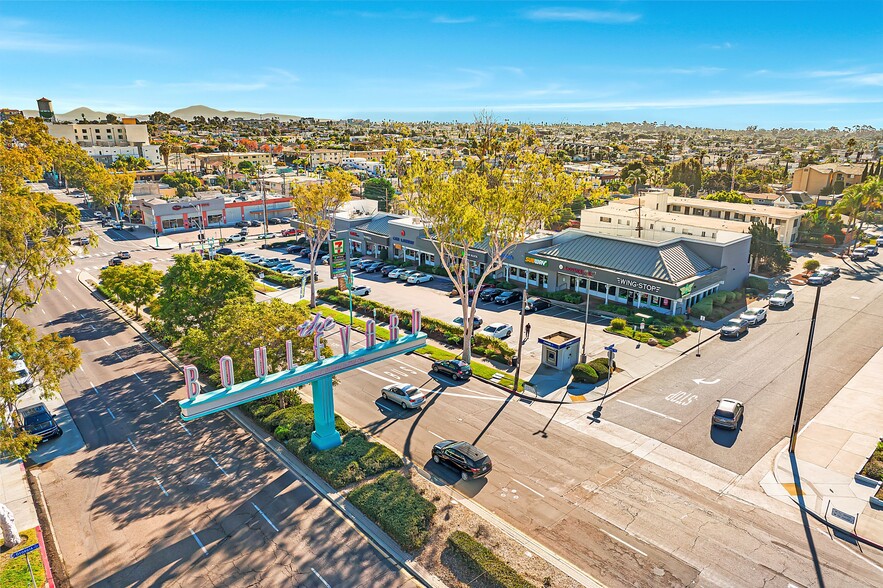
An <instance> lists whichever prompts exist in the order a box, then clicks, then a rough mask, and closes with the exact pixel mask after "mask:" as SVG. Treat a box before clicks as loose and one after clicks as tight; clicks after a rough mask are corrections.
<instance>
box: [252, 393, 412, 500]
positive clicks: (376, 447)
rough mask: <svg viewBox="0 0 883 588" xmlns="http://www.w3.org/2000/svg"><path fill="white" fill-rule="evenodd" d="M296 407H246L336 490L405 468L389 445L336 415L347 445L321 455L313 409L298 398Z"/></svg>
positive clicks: (264, 403)
mask: <svg viewBox="0 0 883 588" xmlns="http://www.w3.org/2000/svg"><path fill="white" fill-rule="evenodd" d="M295 398H296V400H293V401H292V402H293V403H294V406H289V407H288V408H282V409H280V408H279V407H278V406H277V405H276V404H275V401H266V400H262V401H256V402H251V403H249V404H246V405H245V406H244V407H245V409H246V411H248V412H249V413H250V414H251V415H252V417H253V418H254V419H255V420H256V421H257V422H258V423H259V424H260V425H261V426H262V427H263V428H264V429H266V430H267V431H269V432H271V433H272V434H273V436H274V437H275V438H276V439H277V440H279V441H280V442H282V443H284V444H285V446H286V447H287V448H288V449H289V450H290V451H291V452H292V453H294V454H295V455H297V456H298V458H300V460H301V461H303V462H304V463H305V464H306V465H307V466H309V467H310V469H312V470H313V471H314V472H316V473H317V474H318V475H319V476H320V477H321V478H322V479H323V480H325V481H326V482H328V483H329V484H330V485H331V486H332V487H334V488H336V489H340V488H343V487H345V486H348V485H350V484H353V483H355V482H360V481H362V480H364V479H365V478H366V477H369V476H373V475H376V474H379V473H381V472H385V471H387V470H394V469H398V468H400V467H402V465H403V462H402V458H400V457H399V456H398V455H396V454H395V453H394V452H393V451H391V450H390V449H389V448H388V447H386V446H385V445H381V444H380V443H372V442H371V441H368V438H367V437H366V436H365V434H364V433H363V432H361V431H358V430H355V429H351V428H350V427H349V425H347V424H346V423H345V422H344V420H343V419H341V418H340V417H339V416H337V415H335V417H334V425H335V428H336V429H337V431H338V432H339V433H340V434H341V439H342V441H343V443H342V444H341V445H340V446H338V447H335V448H333V449H328V450H326V451H317V450H316V449H315V448H314V447H313V445H312V443H311V442H310V437H311V435H312V433H313V429H314V428H315V421H314V420H313V405H312V404H308V403H302V402H300V400H299V399H297V397H296V396H295Z"/></svg>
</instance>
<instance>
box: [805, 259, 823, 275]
mask: <svg viewBox="0 0 883 588" xmlns="http://www.w3.org/2000/svg"><path fill="white" fill-rule="evenodd" d="M821 265H822V264H821V263H819V260H818V259H807V260H806V261H804V262H803V269H804V271H805V272H806V273H808V274H811V273H812V272H814V271H816V270H817V269H819V267H820V266H821Z"/></svg>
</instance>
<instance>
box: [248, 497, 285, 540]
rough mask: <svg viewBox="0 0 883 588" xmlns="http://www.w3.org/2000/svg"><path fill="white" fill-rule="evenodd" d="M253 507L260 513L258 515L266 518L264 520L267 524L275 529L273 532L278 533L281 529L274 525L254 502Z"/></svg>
mask: <svg viewBox="0 0 883 588" xmlns="http://www.w3.org/2000/svg"><path fill="white" fill-rule="evenodd" d="M251 505H252V506H253V507H254V508H255V510H256V511H258V514H260V515H261V516H262V517H264V520H265V521H267V524H268V525H270V526H271V527H273V530H274V531H276V532H277V533H278V532H279V529H278V528H277V527H276V525H274V524H273V521H271V520H270V518H269V517H268V516H267V515H265V514H264V511H262V510H261V507H259V506H258V505H257V504H255V503H254V502H252V503H251Z"/></svg>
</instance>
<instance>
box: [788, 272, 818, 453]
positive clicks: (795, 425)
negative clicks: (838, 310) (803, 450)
mask: <svg viewBox="0 0 883 588" xmlns="http://www.w3.org/2000/svg"><path fill="white" fill-rule="evenodd" d="M821 295H822V288H821V286H816V299H815V302H813V305H812V318H811V319H810V321H809V337H807V340H806V355H805V356H804V357H803V373H801V374H800V388H799V389H798V390H797V406H796V407H795V408H794V423H793V424H792V425H791V442H790V443H789V444H788V453H791V454H793V453H794V450H795V449H796V447H797V431H798V429H799V428H800V413H801V411H803V397H804V395H805V394H806V379H807V376H808V375H809V357H810V354H811V353H812V339H813V334H814V333H815V330H816V315H818V312H819V298H820V297H821Z"/></svg>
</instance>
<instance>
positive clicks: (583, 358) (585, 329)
mask: <svg viewBox="0 0 883 588" xmlns="http://www.w3.org/2000/svg"><path fill="white" fill-rule="evenodd" d="M594 275H595V274H594V273H593V272H589V273H588V274H586V317H585V319H584V320H583V351H582V354H580V360H579V361H580V363H586V337H588V335H589V282H590V281H591V279H592V276H594Z"/></svg>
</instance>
